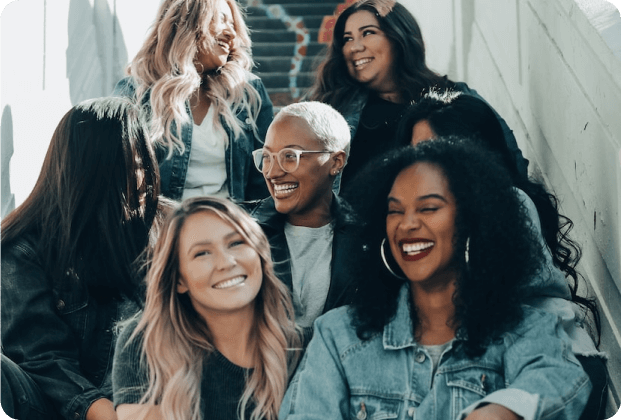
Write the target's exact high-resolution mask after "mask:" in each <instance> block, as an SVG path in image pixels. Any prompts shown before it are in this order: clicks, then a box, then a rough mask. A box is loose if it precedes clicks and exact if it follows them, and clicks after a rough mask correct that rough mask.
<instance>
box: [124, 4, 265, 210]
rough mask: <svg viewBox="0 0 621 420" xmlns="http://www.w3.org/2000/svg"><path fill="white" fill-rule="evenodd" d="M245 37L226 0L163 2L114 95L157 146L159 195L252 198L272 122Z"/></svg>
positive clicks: (261, 192)
mask: <svg viewBox="0 0 621 420" xmlns="http://www.w3.org/2000/svg"><path fill="white" fill-rule="evenodd" d="M252 66H253V61H252V58H251V51H250V37H249V35H248V28H247V27H246V24H245V22H244V19H243V16H242V13H241V10H240V8H239V5H238V4H237V2H236V1H234V0H165V1H163V2H162V4H161V6H160V9H159V12H158V17H157V19H156V21H155V23H154V25H153V27H152V29H151V32H150V33H149V34H148V36H147V38H146V40H145V42H144V44H143V45H142V47H141V49H140V51H139V52H138V54H136V57H135V58H134V59H133V61H132V62H131V64H130V66H129V67H128V69H127V72H128V74H129V76H130V77H127V78H125V79H123V80H121V81H120V82H119V83H118V84H117V86H116V87H115V90H114V94H115V95H122V96H130V97H133V98H135V99H136V100H137V102H138V103H140V104H142V105H143V106H144V109H145V111H146V113H147V115H149V117H150V120H151V131H152V138H153V141H154V143H155V145H156V146H157V152H158V162H159V165H160V175H161V184H162V194H163V195H164V196H166V197H168V198H172V199H174V200H181V199H185V198H188V197H195V196H202V195H217V196H220V197H227V198H233V199H236V200H245V199H260V198H264V197H266V196H267V195H268V194H267V191H266V189H265V185H264V183H263V180H262V179H261V177H260V176H259V175H258V174H257V173H256V172H255V171H253V170H252V162H251V156H250V152H252V150H254V149H256V148H258V147H261V145H262V143H263V140H264V138H265V132H266V130H267V127H268V125H269V124H270V122H271V121H272V118H273V109H272V103H271V101H270V98H269V96H268V95H267V92H266V90H265V87H264V86H263V83H262V82H261V80H260V79H259V78H258V77H257V76H255V75H253V74H252V73H251V72H250V71H251V70H252Z"/></svg>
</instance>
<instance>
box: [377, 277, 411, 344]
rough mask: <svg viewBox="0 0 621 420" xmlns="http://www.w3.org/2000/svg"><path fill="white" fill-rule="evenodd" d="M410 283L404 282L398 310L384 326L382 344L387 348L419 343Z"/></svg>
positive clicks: (398, 301) (398, 300) (398, 299)
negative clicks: (413, 321)
mask: <svg viewBox="0 0 621 420" xmlns="http://www.w3.org/2000/svg"><path fill="white" fill-rule="evenodd" d="M410 299H411V298H410V285H409V284H408V283H406V284H404V285H403V286H402V287H401V290H400V291H399V297H398V298H397V312H396V314H395V316H394V317H393V318H392V320H390V322H389V323H388V324H386V326H385V327H384V336H383V339H382V344H383V345H384V349H386V350H400V349H404V348H406V347H414V346H417V345H418V344H417V343H416V340H415V339H414V329H413V325H412V317H411V316H410Z"/></svg>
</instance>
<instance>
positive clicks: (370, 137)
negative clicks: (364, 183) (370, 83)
mask: <svg viewBox="0 0 621 420" xmlns="http://www.w3.org/2000/svg"><path fill="white" fill-rule="evenodd" d="M407 106H408V105H407V104H397V103H394V102H390V101H386V100H384V99H382V98H380V97H379V96H377V95H374V94H372V95H370V96H369V100H368V101H367V103H366V105H365V106H364V109H363V110H362V115H361V116H360V124H359V125H358V129H357V130H356V134H355V135H354V138H353V139H352V142H351V151H350V155H349V159H348V160H347V166H346V167H345V170H344V171H343V177H342V179H341V191H347V186H348V185H349V184H350V183H351V181H352V180H353V179H354V178H355V177H356V174H357V173H358V172H359V171H360V170H361V169H362V168H363V167H364V165H365V164H366V163H367V162H369V161H370V160H372V159H373V158H374V157H376V156H379V155H381V154H383V153H384V152H386V151H388V150H390V149H392V148H394V147H395V145H396V142H395V134H396V132H397V126H398V125H399V121H400V120H401V117H402V116H403V113H404V112H405V110H406V108H407Z"/></svg>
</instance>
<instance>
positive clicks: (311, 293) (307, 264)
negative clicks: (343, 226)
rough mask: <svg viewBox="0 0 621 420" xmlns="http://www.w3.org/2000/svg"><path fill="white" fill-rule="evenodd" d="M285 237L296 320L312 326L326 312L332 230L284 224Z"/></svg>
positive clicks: (328, 225) (304, 325) (302, 324)
mask: <svg viewBox="0 0 621 420" xmlns="http://www.w3.org/2000/svg"><path fill="white" fill-rule="evenodd" d="M285 236H286V238H287V245H288V247H289V253H290V255H291V278H292V281H293V307H294V308H295V323H296V324H298V325H299V326H301V327H311V326H312V325H313V321H315V318H317V317H318V316H319V315H321V313H322V312H323V307H324V306H325V304H326V298H327V297H328V290H329V289H330V277H331V270H330V266H331V262H332V240H333V236H334V235H333V229H332V225H331V224H327V225H325V226H321V227H318V228H310V227H304V226H294V225H292V224H289V223H285Z"/></svg>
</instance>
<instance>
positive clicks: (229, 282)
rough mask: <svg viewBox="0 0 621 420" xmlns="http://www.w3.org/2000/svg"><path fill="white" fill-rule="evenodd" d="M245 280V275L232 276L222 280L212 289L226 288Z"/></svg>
mask: <svg viewBox="0 0 621 420" xmlns="http://www.w3.org/2000/svg"><path fill="white" fill-rule="evenodd" d="M245 281H246V276H238V277H234V278H232V279H230V280H226V281H222V282H220V283H217V284H215V285H214V286H213V288H214V289H227V288H229V287H233V286H237V285H238V284H242V283H243V282H245Z"/></svg>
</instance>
